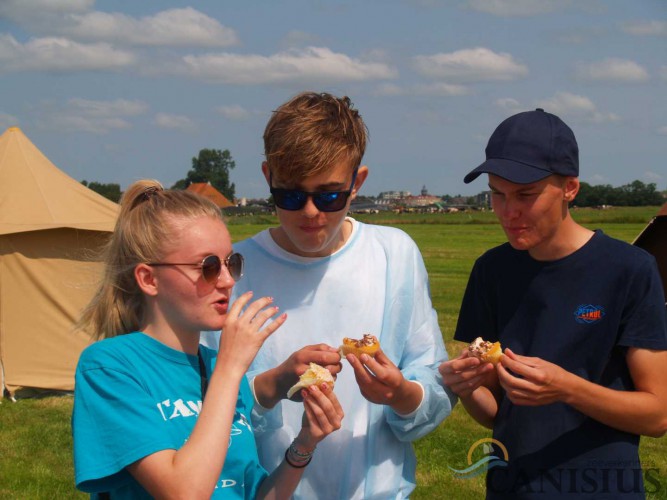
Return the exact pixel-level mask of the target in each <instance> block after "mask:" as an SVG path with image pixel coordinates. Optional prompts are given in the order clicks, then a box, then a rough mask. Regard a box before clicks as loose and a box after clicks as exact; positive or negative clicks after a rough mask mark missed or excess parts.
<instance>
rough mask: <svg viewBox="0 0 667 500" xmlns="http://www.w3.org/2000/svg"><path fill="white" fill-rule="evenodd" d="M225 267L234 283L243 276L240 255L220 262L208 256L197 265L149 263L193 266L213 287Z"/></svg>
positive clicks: (213, 256)
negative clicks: (198, 269)
mask: <svg viewBox="0 0 667 500" xmlns="http://www.w3.org/2000/svg"><path fill="white" fill-rule="evenodd" d="M223 264H224V265H225V267H226V268H227V271H229V275H230V276H231V277H232V279H233V280H234V281H238V280H240V279H241V277H242V276H243V255H241V254H240V253H233V254H231V255H230V256H229V257H227V258H226V259H225V260H220V257H218V256H217V255H208V256H206V257H204V260H202V261H201V263H199V264H190V263H185V264H182V263H175V262H150V263H148V265H149V266H195V267H198V268H200V269H201V275H202V276H203V277H204V281H206V282H207V283H210V284H211V285H215V284H217V283H218V280H219V279H220V275H221V274H222V265H223Z"/></svg>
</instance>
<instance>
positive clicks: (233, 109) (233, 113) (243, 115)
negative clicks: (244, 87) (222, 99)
mask: <svg viewBox="0 0 667 500" xmlns="http://www.w3.org/2000/svg"><path fill="white" fill-rule="evenodd" d="M216 111H217V112H218V113H220V114H221V115H222V116H224V117H225V118H227V119H228V120H232V121H243V120H247V119H248V118H250V115H251V113H250V111H248V110H247V109H245V108H243V107H242V106H239V105H238V104H234V105H232V106H218V107H217V108H216Z"/></svg>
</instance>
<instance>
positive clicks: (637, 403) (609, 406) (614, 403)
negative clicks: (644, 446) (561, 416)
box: [565, 347, 667, 437]
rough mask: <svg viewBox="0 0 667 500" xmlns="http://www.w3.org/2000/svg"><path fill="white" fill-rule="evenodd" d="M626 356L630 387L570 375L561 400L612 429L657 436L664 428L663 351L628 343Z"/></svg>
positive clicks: (666, 359) (666, 355)
mask: <svg viewBox="0 0 667 500" xmlns="http://www.w3.org/2000/svg"><path fill="white" fill-rule="evenodd" d="M626 360H627V363H628V368H629V370H630V375H631V376H632V381H633V382H634V384H635V390H634V391H618V390H613V389H609V388H606V387H602V386H600V385H598V384H594V383H592V382H589V381H587V380H584V379H581V378H579V377H576V375H572V377H573V379H572V385H571V386H570V390H569V391H568V395H567V397H566V399H565V402H566V403H569V404H570V405H572V406H573V407H574V408H576V409H577V410H579V411H581V412H582V413H584V414H586V415H588V416H589V417H591V418H594V419H595V420H597V421H599V422H602V423H603V424H606V425H608V426H610V427H614V428H615V429H620V430H622V431H626V432H631V433H633V434H641V435H645V436H651V437H661V436H663V435H664V434H665V432H667V351H654V350H650V349H639V348H636V347H630V348H628V352H627V354H626Z"/></svg>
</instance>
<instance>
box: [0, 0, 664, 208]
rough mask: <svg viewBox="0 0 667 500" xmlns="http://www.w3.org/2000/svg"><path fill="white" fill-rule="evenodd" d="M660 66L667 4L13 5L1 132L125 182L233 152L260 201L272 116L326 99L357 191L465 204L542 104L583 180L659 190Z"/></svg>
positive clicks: (247, 188) (72, 166) (3, 12)
mask: <svg viewBox="0 0 667 500" xmlns="http://www.w3.org/2000/svg"><path fill="white" fill-rule="evenodd" d="M666 56H667V2H666V1H665V0H633V1H627V0H403V1H399V0H367V1H364V0H359V1H317V0H300V1H298V0H285V1H254V2H253V1H250V0H245V1H237V0H229V1H214V0H210V1H199V2H192V3H187V2H178V1H167V0H156V1H150V2H149V1H145V2H139V1H136V0H116V1H106V0H104V1H102V0H98V1H95V0H0V96H1V97H0V129H1V130H2V131H4V129H5V128H6V127H9V126H14V125H18V126H20V127H21V129H22V130H23V131H24V132H25V133H26V135H28V137H29V138H30V139H31V140H32V141H33V142H34V143H35V144H36V145H37V146H38V147H39V148H40V149H41V150H42V152H44V154H46V156H48V157H49V158H50V160H51V161H52V162H53V163H55V164H56V165H57V166H58V167H59V168H61V169H62V170H64V171H65V172H67V173H68V174H69V175H71V176H72V177H74V178H75V179H77V180H83V179H86V180H88V181H98V182H114V183H119V184H120V185H121V188H123V189H124V188H125V187H127V185H128V184H129V183H131V182H132V181H134V180H136V179H139V178H144V177H150V178H156V179H158V180H160V181H161V182H163V183H164V184H165V185H167V186H170V185H171V184H173V183H174V182H175V181H176V180H178V179H181V178H183V177H185V174H186V172H187V171H188V169H189V168H190V165H191V159H192V157H193V156H196V155H197V153H198V152H199V150H200V149H202V148H215V149H229V150H230V152H231V154H232V156H233V158H234V159H235V161H236V168H235V169H234V170H233V171H232V174H231V175H232V181H233V182H234V183H235V184H236V193H237V195H238V196H247V197H251V198H252V197H265V196H267V195H268V192H267V188H266V186H265V183H264V181H263V178H262V177H261V174H260V164H261V162H262V159H263V156H262V133H263V130H264V126H265V124H266V121H267V119H268V118H269V115H270V113H271V111H272V110H273V109H275V108H276V107H277V106H278V105H279V104H280V103H282V102H284V101H285V100H287V99H288V98H289V97H291V96H292V95H294V94H296V93H298V92H300V91H302V90H316V91H328V92H332V93H334V94H337V95H348V96H350V98H351V99H352V100H353V102H354V103H355V105H356V107H357V108H358V109H359V110H360V112H361V114H362V116H363V117H364V119H365V121H366V123H367V125H368V128H369V130H370V143H369V146H368V149H367V154H366V157H365V161H364V163H365V164H367V165H368V166H369V168H370V171H371V173H370V176H369V178H368V180H367V182H366V185H365V186H364V188H363V190H362V194H370V195H375V194H378V193H379V192H381V191H389V190H407V191H411V192H413V193H416V192H418V191H419V190H420V189H421V187H422V186H423V185H426V187H427V188H428V191H429V192H430V193H431V194H452V195H453V194H465V195H467V194H474V193H477V192H480V191H482V190H484V189H485V187H486V183H485V179H484V178H483V177H481V178H480V179H479V180H477V181H475V182H473V183H472V184H470V185H465V184H463V176H464V175H465V174H466V173H467V172H468V171H469V170H471V169H472V168H474V167H476V166H477V165H478V164H479V163H481V162H482V161H483V160H484V147H485V146H486V141H487V140H488V137H489V135H490V134H491V133H492V132H493V130H494V128H495V127H496V126H497V125H498V123H500V121H502V120H503V119H504V118H506V117H507V116H510V115H512V114H514V113H516V112H519V111H524V110H528V109H534V108H535V107H543V108H545V109H546V110H547V111H550V112H552V113H555V114H557V115H559V116H560V117H561V118H563V119H564V120H565V122H566V123H568V124H569V125H570V126H571V127H572V129H573V130H574V132H575V135H576V136H577V139H578V142H579V148H580V163H581V179H582V180H583V181H586V182H589V183H591V184H611V185H613V186H620V185H622V184H626V183H629V182H631V181H633V180H635V179H639V180H641V181H643V182H646V183H649V182H652V183H655V184H657V187H658V189H661V190H663V189H667V167H666V166H665V157H666V156H667V155H666V153H667V148H666V147H665V144H666V143H667V99H666V97H667V57H666Z"/></svg>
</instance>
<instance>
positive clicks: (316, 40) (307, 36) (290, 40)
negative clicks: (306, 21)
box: [280, 30, 321, 49]
mask: <svg viewBox="0 0 667 500" xmlns="http://www.w3.org/2000/svg"><path fill="white" fill-rule="evenodd" d="M318 44H321V40H320V37H319V36H317V35H313V34H312V33H306V32H305V31H299V30H292V31H290V32H288V33H287V34H286V35H285V37H284V38H283V39H282V41H281V42H280V45H281V46H282V47H284V48H286V49H292V48H296V47H307V46H310V45H318Z"/></svg>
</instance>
